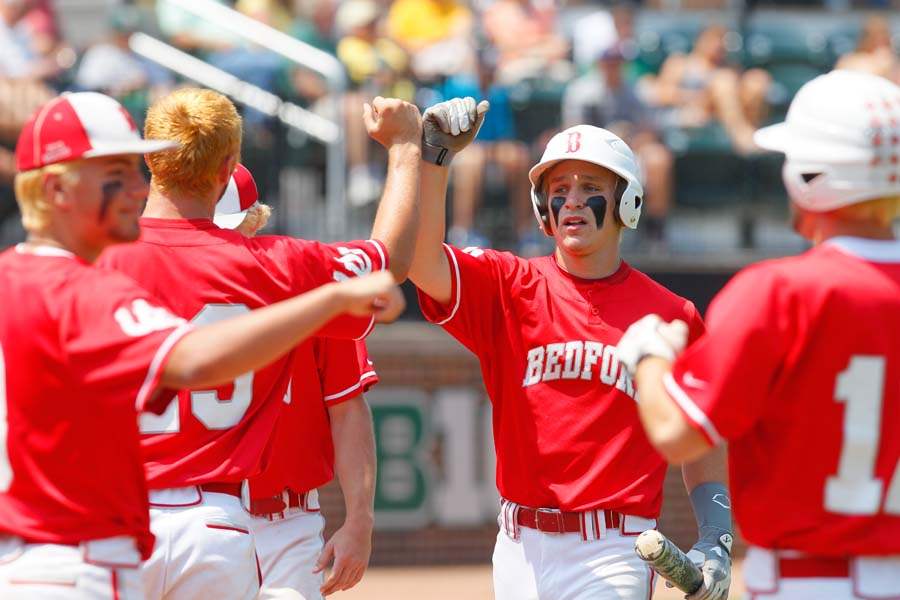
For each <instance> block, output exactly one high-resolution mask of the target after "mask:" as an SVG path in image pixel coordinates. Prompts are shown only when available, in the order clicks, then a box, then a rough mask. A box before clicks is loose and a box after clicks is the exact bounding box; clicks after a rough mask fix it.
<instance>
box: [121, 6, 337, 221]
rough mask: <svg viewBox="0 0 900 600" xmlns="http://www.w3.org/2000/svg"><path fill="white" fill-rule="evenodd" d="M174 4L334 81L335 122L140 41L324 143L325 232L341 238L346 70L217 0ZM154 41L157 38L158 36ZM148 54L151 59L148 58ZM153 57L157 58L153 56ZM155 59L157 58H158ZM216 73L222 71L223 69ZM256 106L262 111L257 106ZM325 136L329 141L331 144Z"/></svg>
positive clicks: (334, 60)
mask: <svg viewBox="0 0 900 600" xmlns="http://www.w3.org/2000/svg"><path fill="white" fill-rule="evenodd" d="M168 2H169V3H170V4H172V5H175V6H177V7H178V8H181V9H183V10H185V11H187V12H189V13H191V14H193V15H195V16H197V17H200V18H201V19H203V20H205V21H207V22H209V23H212V24H214V25H216V26H217V27H221V28H222V29H225V30H228V31H230V32H231V33H233V34H235V35H237V36H239V37H241V38H242V39H244V40H247V41H248V42H252V43H253V44H256V45H257V46H260V47H262V48H265V49H267V50H270V51H271V52H274V53H276V54H278V55H280V56H282V57H284V58H286V59H287V60H289V61H291V62H293V63H295V64H297V65H301V66H303V67H304V68H306V69H309V70H311V71H314V72H315V73H318V74H319V75H321V76H322V77H323V78H324V79H325V80H326V81H327V82H328V87H329V89H330V90H331V99H332V102H331V105H332V109H331V116H332V119H330V120H329V119H325V118H324V117H321V116H319V115H315V114H313V113H311V112H309V111H306V110H304V109H302V108H300V107H299V106H297V105H295V104H292V103H289V102H284V101H282V100H280V99H278V98H277V97H276V96H275V95H274V94H272V93H271V92H268V90H260V88H258V87H256V86H252V85H250V84H248V83H245V82H240V84H242V85H238V84H236V83H235V82H233V81H231V82H226V80H225V79H224V78H223V77H222V76H221V75H222V74H225V75H227V73H224V72H220V73H219V74H214V73H213V72H212V71H210V70H209V69H212V68H214V67H211V66H210V65H207V64H206V63H203V61H199V62H200V63H202V64H203V65H205V66H206V67H209V69H206V68H204V69H201V68H200V67H199V65H197V64H196V63H188V62H187V61H183V60H181V57H176V55H175V54H174V53H172V52H171V51H169V50H166V49H164V48H162V46H161V45H160V44H162V42H159V40H153V41H154V42H156V44H155V45H154V44H151V43H149V42H148V40H147V39H145V38H147V37H149V36H144V37H143V38H138V40H140V41H138V45H139V46H140V45H143V47H144V49H145V50H148V51H151V52H156V53H157V55H158V56H160V57H162V56H163V54H165V58H166V59H169V60H172V61H173V62H174V61H175V60H176V58H177V60H178V62H179V63H180V64H182V65H188V64H190V65H191V66H190V67H189V68H190V69H192V71H193V72H195V73H196V74H197V75H198V76H201V75H202V76H206V77H208V78H209V80H210V81H216V82H218V83H219V84H221V85H227V86H228V87H229V89H231V90H241V93H242V94H243V99H242V98H238V97H237V96H232V97H234V98H235V99H236V100H238V101H239V102H244V103H246V100H245V99H254V97H258V101H259V102H261V103H262V104H263V105H264V106H267V107H269V109H270V110H275V113H274V116H277V117H278V118H279V119H281V120H282V122H284V123H285V124H287V125H290V126H291V127H296V128H298V129H302V130H303V131H305V132H307V133H308V134H309V135H311V136H313V137H315V138H316V139H318V140H320V141H322V142H323V143H324V144H325V147H326V165H325V193H326V205H325V229H326V233H327V235H328V236H329V237H331V238H336V237H340V236H341V234H342V232H343V228H344V225H345V223H346V219H347V200H346V194H345V187H346V183H347V168H346V153H345V150H344V144H345V142H344V110H343V103H342V99H343V92H345V91H346V89H347V76H346V74H345V72H344V67H343V65H342V64H341V62H340V61H339V60H338V59H337V58H335V57H334V56H332V55H331V54H328V53H327V52H323V51H322V50H319V49H318V48H315V47H313V46H311V45H309V44H307V43H305V42H302V41H300V40H298V39H296V38H293V37H291V36H290V35H287V34H286V33H283V32H281V31H279V30H277V29H275V28H273V27H270V26H268V25H266V24H265V23H261V22H259V21H257V20H256V19H252V18H250V17H248V16H246V15H244V14H242V13H240V12H238V11H236V10H233V9H231V8H229V7H227V6H224V5H222V4H219V3H217V2H215V1H214V0H168ZM133 39H134V38H133ZM150 39H151V40H152V39H153V38H150ZM169 48H170V49H171V50H176V49H175V48H171V47H169ZM132 49H134V50H135V52H138V50H137V49H135V48H134V46H132ZM176 51H177V50H176ZM182 54H184V53H182ZM144 56H147V55H146V54H145V55H144ZM186 56H189V55H186ZM148 58H152V57H149V56H148ZM190 58H193V57H190ZM152 59H153V60H156V59H155V58H152ZM195 60H197V59H195ZM166 66H168V65H166ZM169 68H171V67H169ZM186 68H187V67H186ZM175 70H177V69H175ZM216 70H217V71H218V69H216ZM178 72H179V73H181V74H182V75H184V76H185V77H189V78H191V79H195V77H194V76H193V75H189V74H186V73H183V72H181V71H178ZM229 77H230V75H229ZM234 79H236V78H234ZM195 80H196V81H198V82H199V83H203V85H207V86H209V87H213V86H212V85H211V84H210V83H206V82H203V81H199V80H197V79H195ZM238 81H239V80H238ZM216 89H217V90H218V91H220V92H222V93H223V94H228V95H231V94H230V93H229V92H227V91H225V90H223V89H220V88H216ZM256 90H259V91H261V92H264V93H263V94H260V93H259V91H256ZM273 98H275V99H277V100H278V102H275V101H274V100H273ZM250 106H253V105H250ZM253 107H254V108H257V107H256V106H253ZM258 110H260V111H261V112H265V113H266V114H273V113H271V112H267V111H266V110H261V109H258ZM301 111H302V112H301ZM311 117H316V119H312V118H311ZM285 118H287V119H289V121H288V120H285ZM323 121H329V122H330V124H331V125H332V126H333V127H331V128H329V127H326V126H325V124H324V123H323ZM310 124H312V127H313V128H314V130H313V129H308V128H307V127H309V126H310ZM326 130H327V131H326ZM329 132H335V135H334V136H333V137H332V136H331V133H329ZM325 138H328V139H327V140H326V139H325Z"/></svg>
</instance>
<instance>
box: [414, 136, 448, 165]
mask: <svg viewBox="0 0 900 600" xmlns="http://www.w3.org/2000/svg"><path fill="white" fill-rule="evenodd" d="M454 156H456V154H455V153H454V152H451V151H450V150H449V149H448V148H444V147H443V146H434V145H432V144H429V143H428V142H427V141H425V140H422V160H424V161H427V162H430V163H431V164H433V165H437V166H439V167H446V166H449V165H450V161H451V160H453V157H454Z"/></svg>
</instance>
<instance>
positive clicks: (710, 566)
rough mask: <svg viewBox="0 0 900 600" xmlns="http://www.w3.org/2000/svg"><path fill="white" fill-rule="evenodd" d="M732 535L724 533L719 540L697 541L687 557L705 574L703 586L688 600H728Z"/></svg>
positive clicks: (688, 597)
mask: <svg viewBox="0 0 900 600" xmlns="http://www.w3.org/2000/svg"><path fill="white" fill-rule="evenodd" d="M733 541H734V538H732V536H731V534H730V533H723V534H722V535H720V536H719V537H718V539H709V538H707V537H704V538H701V539H699V540H697V543H696V544H694V546H693V547H692V548H691V550H690V552H688V554H687V556H688V558H689V559H691V561H693V563H694V564H695V565H697V566H698V567H700V572H701V573H703V585H702V586H700V589H699V590H697V591H696V592H694V593H693V594H691V595H689V596H685V598H686V600H727V598H728V589H729V588H730V587H731V544H732V542H733Z"/></svg>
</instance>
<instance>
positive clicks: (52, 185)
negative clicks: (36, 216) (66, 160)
mask: <svg viewBox="0 0 900 600" xmlns="http://www.w3.org/2000/svg"><path fill="white" fill-rule="evenodd" d="M42 183H43V191H44V201H45V202H46V203H47V204H48V205H52V206H56V207H59V208H63V209H65V208H68V207H69V206H70V205H71V201H70V200H69V197H68V196H67V195H66V193H65V184H64V181H63V174H62V173H56V172H48V173H44V176H43V180H42Z"/></svg>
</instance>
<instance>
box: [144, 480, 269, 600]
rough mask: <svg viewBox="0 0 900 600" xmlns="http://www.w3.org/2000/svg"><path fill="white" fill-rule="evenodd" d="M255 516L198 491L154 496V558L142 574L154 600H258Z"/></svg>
mask: <svg viewBox="0 0 900 600" xmlns="http://www.w3.org/2000/svg"><path fill="white" fill-rule="evenodd" d="M250 520H251V518H250V515H249V514H248V513H247V511H246V510H244V507H243V506H241V502H240V500H239V499H238V498H237V497H235V496H230V495H228V494H219V493H211V492H201V491H200V490H199V489H198V488H196V487H189V488H176V489H169V490H152V491H151V492H150V529H151V531H153V534H154V535H155V536H156V546H155V547H154V549H153V555H152V556H151V557H150V559H149V560H148V561H147V562H145V563H144V567H143V569H142V576H143V581H144V590H145V593H146V594H147V599H148V600H196V599H198V598H215V599H216V600H253V599H254V598H256V595H257V594H258V593H259V583H260V582H259V577H260V575H259V563H258V562H257V558H256V545H255V543H254V540H253V534H252V533H251V531H250Z"/></svg>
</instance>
